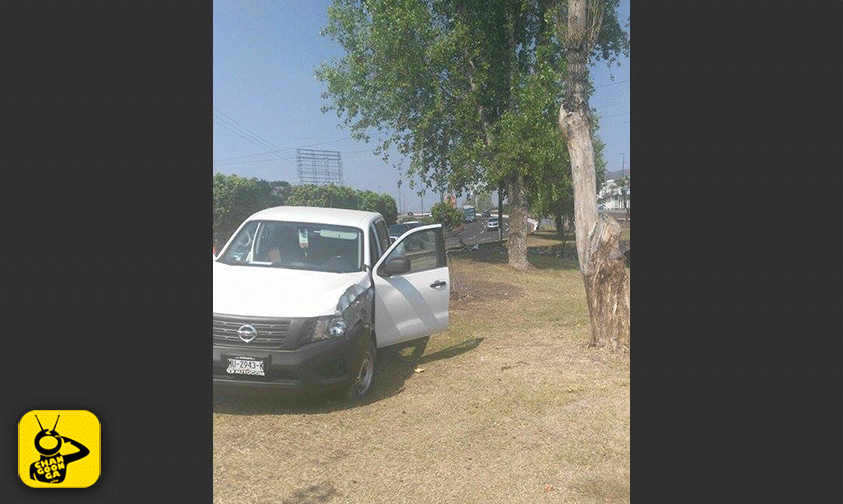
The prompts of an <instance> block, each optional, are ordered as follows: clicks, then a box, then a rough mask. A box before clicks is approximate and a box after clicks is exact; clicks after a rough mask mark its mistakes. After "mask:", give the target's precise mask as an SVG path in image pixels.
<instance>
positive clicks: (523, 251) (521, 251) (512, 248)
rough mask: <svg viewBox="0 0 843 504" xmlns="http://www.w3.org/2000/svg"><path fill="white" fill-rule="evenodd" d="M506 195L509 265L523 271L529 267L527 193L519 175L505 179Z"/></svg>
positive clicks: (501, 220) (501, 224)
mask: <svg viewBox="0 0 843 504" xmlns="http://www.w3.org/2000/svg"><path fill="white" fill-rule="evenodd" d="M506 194H507V197H508V198H509V239H508V240H507V251H508V252H509V265H510V266H512V267H513V268H516V269H518V270H522V271H524V270H527V269H530V267H531V265H530V263H529V262H528V261H527V208H528V207H527V193H526V191H525V190H524V183H523V177H522V176H521V175H520V174H517V173H516V174H514V175H512V176H510V177H509V178H508V179H507V182H506ZM499 226H503V218H501V219H499Z"/></svg>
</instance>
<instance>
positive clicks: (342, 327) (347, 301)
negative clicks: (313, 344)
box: [310, 285, 374, 341]
mask: <svg viewBox="0 0 843 504" xmlns="http://www.w3.org/2000/svg"><path fill="white" fill-rule="evenodd" d="M373 295H374V294H373V291H372V288H371V286H369V287H363V286H360V285H352V286H351V287H349V288H348V289H347V290H346V291H345V292H344V293H343V295H342V296H340V299H339V301H338V302H337V310H336V312H335V313H334V314H333V315H328V316H327V317H319V318H318V319H316V325H315V326H314V328H313V334H312V335H311V337H310V341H321V340H324V339H328V338H335V337H337V336H342V335H344V334H345V332H346V331H347V330H348V329H349V327H353V326H354V325H355V324H356V323H357V321H358V320H359V319H361V318H363V319H365V317H366V316H367V314H368V311H367V309H366V306H367V305H368V303H371V301H372V297H373Z"/></svg>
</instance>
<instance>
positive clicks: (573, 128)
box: [559, 0, 629, 349]
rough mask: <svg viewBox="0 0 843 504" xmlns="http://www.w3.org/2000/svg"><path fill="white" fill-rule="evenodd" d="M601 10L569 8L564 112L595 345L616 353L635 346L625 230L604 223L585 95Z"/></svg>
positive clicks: (579, 2)
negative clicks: (632, 342) (622, 244)
mask: <svg viewBox="0 0 843 504" xmlns="http://www.w3.org/2000/svg"><path fill="white" fill-rule="evenodd" d="M601 5H602V4H601V3H600V2H594V3H592V2H587V1H586V0H570V1H569V3H568V24H567V29H566V33H565V49H566V58H567V64H568V89H567V92H566V97H565V100H564V101H563V102H562V105H561V106H560V108H559V127H560V128H561V130H562V133H563V135H564V136H565V140H566V142H567V144H568V153H569V155H570V159H571V178H572V180H573V184H574V227H575V235H576V238H577V255H578V257H579V263H580V273H582V276H583V280H584V282H585V292H586V298H587V299H588V309H589V313H590V315H591V335H592V336H591V344H592V345H593V346H609V347H611V348H613V349H615V348H618V347H619V346H623V347H627V348H628V346H629V277H627V275H626V267H625V265H624V258H623V255H622V254H621V253H620V250H619V248H618V243H619V238H620V233H621V229H620V225H618V223H617V222H616V221H615V220H614V219H612V218H611V217H608V216H603V217H600V218H599V219H598V214H597V187H596V181H595V174H594V147H593V144H592V138H591V125H590V121H589V117H588V112H587V111H588V100H587V96H586V94H585V84H586V82H587V79H588V54H589V53H590V52H591V49H592V48H593V47H594V43H595V41H596V40H597V35H598V34H599V31H600V26H601V23H602V19H603V13H602V12H591V13H590V14H591V17H589V15H588V14H589V12H588V9H589V6H591V7H597V8H599V7H600V6H601Z"/></svg>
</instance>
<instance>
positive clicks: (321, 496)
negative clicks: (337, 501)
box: [282, 481, 337, 504]
mask: <svg viewBox="0 0 843 504" xmlns="http://www.w3.org/2000/svg"><path fill="white" fill-rule="evenodd" d="M336 495H337V489H336V488H335V487H334V485H333V483H331V482H330V481H323V482H322V483H320V484H318V485H310V486H309V487H307V488H302V489H300V490H297V491H296V492H295V493H294V494H293V495H292V496H290V497H288V498H286V499H284V500H283V501H282V502H283V504H305V503H308V504H310V503H315V502H330V501H331V500H333V499H334V497H335V496H336Z"/></svg>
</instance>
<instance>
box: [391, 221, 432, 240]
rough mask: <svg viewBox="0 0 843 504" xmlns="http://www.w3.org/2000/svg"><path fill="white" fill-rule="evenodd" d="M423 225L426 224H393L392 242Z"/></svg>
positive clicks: (417, 222) (413, 222)
mask: <svg viewBox="0 0 843 504" xmlns="http://www.w3.org/2000/svg"><path fill="white" fill-rule="evenodd" d="M423 225H424V223H422V222H419V221H407V222H402V223H400V224H393V225H391V226H389V238H390V239H392V241H395V240H397V239H398V238H399V237H400V236H401V235H402V234H404V233H406V232H407V231H409V230H411V229H413V228H417V227H419V226H423Z"/></svg>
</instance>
